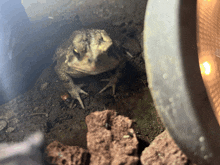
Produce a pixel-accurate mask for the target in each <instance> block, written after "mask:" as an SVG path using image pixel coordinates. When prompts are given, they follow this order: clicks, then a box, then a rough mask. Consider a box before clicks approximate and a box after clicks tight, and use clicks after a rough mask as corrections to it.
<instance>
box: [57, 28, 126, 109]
mask: <svg viewBox="0 0 220 165" xmlns="http://www.w3.org/2000/svg"><path fill="white" fill-rule="evenodd" d="M122 54H123V53H122V51H121V50H120V48H119V44H117V43H116V42H114V41H113V40H112V39H111V38H110V36H109V35H108V34H107V32H106V31H105V30H100V29H82V30H77V31H74V32H73V33H72V34H71V36H70V38H69V39H68V40H66V41H65V42H64V43H63V44H61V46H60V47H58V48H57V50H56V53H55V55H54V61H57V64H56V66H55V68H54V69H55V71H56V73H57V75H58V77H59V79H60V80H62V81H63V84H64V86H65V88H66V89H67V91H68V92H69V94H70V95H71V97H72V98H73V99H77V100H78V101H79V103H80V105H81V107H82V108H83V109H84V108H85V107H84V105H83V102H82V100H81V98H80V93H82V94H85V95H88V93H87V92H85V91H84V90H82V89H81V87H82V86H81V85H76V84H75V83H74V78H80V77H84V76H88V75H97V74H100V73H103V72H107V71H110V70H113V69H115V68H118V69H116V74H115V75H113V76H112V77H111V78H110V79H108V81H109V83H108V84H107V85H106V86H105V87H104V88H103V89H102V90H101V91H100V92H99V93H102V92H103V91H105V90H106V89H107V88H108V87H112V88H113V94H115V86H116V83H117V81H118V78H119V77H120V75H121V72H120V69H121V68H122V67H123V66H124V64H125V62H124V61H125V60H124V58H123V55H122ZM72 78H73V79H72Z"/></svg>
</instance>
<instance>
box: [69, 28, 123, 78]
mask: <svg viewBox="0 0 220 165" xmlns="http://www.w3.org/2000/svg"><path fill="white" fill-rule="evenodd" d="M70 41H71V44H70V46H69V47H68V53H67V55H66V61H65V63H67V64H68V66H69V67H71V68H74V69H75V70H77V71H80V72H83V73H88V74H91V75H95V74H99V73H102V72H106V71H108V70H111V69H114V68H115V67H116V66H117V65H118V63H119V60H118V59H117V55H116V53H115V51H114V45H113V42H112V39H111V38H110V37H109V35H108V34H107V33H106V31H105V30H100V29H87V30H80V31H74V32H73V34H72V35H71V37H70V39H69V42H70Z"/></svg>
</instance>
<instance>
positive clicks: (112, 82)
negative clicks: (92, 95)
mask: <svg viewBox="0 0 220 165" xmlns="http://www.w3.org/2000/svg"><path fill="white" fill-rule="evenodd" d="M125 65H126V62H125V61H123V62H121V64H120V66H119V67H118V68H117V69H116V73H115V74H114V75H113V76H111V77H110V78H109V79H102V80H101V81H109V83H108V84H107V85H106V86H105V87H104V88H103V89H102V90H101V91H100V92H99V93H102V92H104V91H105V90H106V89H107V88H109V87H112V90H113V95H115V88H116V84H117V82H118V79H119V78H120V77H121V76H122V69H123V68H124V67H125Z"/></svg>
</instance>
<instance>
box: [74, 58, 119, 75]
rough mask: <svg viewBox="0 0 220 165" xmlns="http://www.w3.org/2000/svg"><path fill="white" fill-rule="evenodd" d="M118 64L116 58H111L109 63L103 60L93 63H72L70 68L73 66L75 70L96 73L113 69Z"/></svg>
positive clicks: (90, 73)
mask: <svg viewBox="0 0 220 165" xmlns="http://www.w3.org/2000/svg"><path fill="white" fill-rule="evenodd" d="M118 65H119V61H118V60H111V61H109V63H108V64H107V63H105V62H99V63H96V64H95V65H92V64H91V65H74V66H72V68H74V69H75V70H76V71H78V72H81V73H84V74H88V75H97V74H100V73H104V72H107V71H110V70H113V69H115V68H116V67H117V66H118Z"/></svg>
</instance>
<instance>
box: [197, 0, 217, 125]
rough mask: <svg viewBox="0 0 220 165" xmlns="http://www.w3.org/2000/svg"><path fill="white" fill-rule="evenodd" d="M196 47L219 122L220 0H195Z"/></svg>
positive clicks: (205, 82)
mask: <svg viewBox="0 0 220 165" xmlns="http://www.w3.org/2000/svg"><path fill="white" fill-rule="evenodd" d="M197 47H198V57H199V64H200V70H201V74H202V78H203V81H204V84H205V87H206V90H207V93H208V95H209V98H210V102H211V104H212V107H213V110H214V112H215V115H216V117H217V119H218V122H219V123H220V74H219V73H220V0H197Z"/></svg>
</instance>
